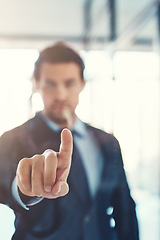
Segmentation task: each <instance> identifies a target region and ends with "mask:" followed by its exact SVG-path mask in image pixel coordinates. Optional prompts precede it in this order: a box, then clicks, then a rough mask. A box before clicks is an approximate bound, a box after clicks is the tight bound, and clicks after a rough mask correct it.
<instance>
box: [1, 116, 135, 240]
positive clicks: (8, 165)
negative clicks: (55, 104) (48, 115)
mask: <svg viewBox="0 0 160 240" xmlns="http://www.w3.org/2000/svg"><path fill="white" fill-rule="evenodd" d="M87 128H88V130H89V131H92V132H93V133H94V136H95V139H96V141H97V144H98V146H99V148H100V149H101V151H102V153H103V156H104V161H105V162H104V168H103V172H102V176H101V182H100V184H99V188H98V191H97V194H96V196H95V198H94V199H93V200H92V201H91V202H90V204H89V205H86V204H85V203H84V202H83V199H82V196H81V190H80V189H81V186H79V183H77V181H76V176H77V174H78V169H76V168H75V167H74V164H72V166H71V171H70V174H69V178H68V182H69V186H70V191H69V193H68V194H67V195H66V196H64V197H60V198H57V199H43V200H42V201H41V202H40V203H38V204H36V205H34V206H32V207H30V208H29V210H25V209H23V208H22V207H21V206H20V205H19V204H18V203H17V202H16V201H15V200H14V198H13V196H12V193H11V185H12V181H13V179H14V177H15V174H16V168H17V164H18V162H19V161H20V160H21V159H22V158H24V157H31V156H33V155H34V154H41V153H43V151H44V150H46V149H47V148H50V149H54V150H55V151H58V149H59V142H57V135H56V133H55V132H53V131H52V130H51V129H50V128H49V127H48V126H47V125H46V123H45V122H44V120H43V119H42V118H41V116H40V114H37V115H36V116H35V117H34V118H33V119H30V120H29V121H27V122H26V123H24V124H23V125H21V126H19V127H17V128H15V129H13V130H11V131H8V132H6V133H4V134H3V135H2V137H1V138H0V202H1V203H3V204H6V205H8V206H9V207H10V208H12V209H13V210H14V212H15V215H16V220H15V229H16V230H15V234H14V235H13V238H12V239H14V240H22V239H23V240H38V239H42V240H51V239H52V240H138V239H139V238H138V224H137V218H136V212H135V203H134V201H133V199H132V198H131V196H130V190H129V187H128V184H127V181H126V176H125V172H124V169H123V162H122V157H121V151H120V147H119V144H118V141H117V140H116V138H115V137H114V136H113V135H111V134H108V133H105V132H103V131H101V130H99V129H96V128H93V127H91V126H89V125H87Z"/></svg>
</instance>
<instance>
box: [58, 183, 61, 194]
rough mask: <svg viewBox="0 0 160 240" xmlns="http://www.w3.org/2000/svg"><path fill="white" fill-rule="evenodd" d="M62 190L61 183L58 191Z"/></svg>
mask: <svg viewBox="0 0 160 240" xmlns="http://www.w3.org/2000/svg"><path fill="white" fill-rule="evenodd" d="M60 191H61V184H60V185H59V188H58V193H59V192H60Z"/></svg>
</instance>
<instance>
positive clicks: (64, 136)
mask: <svg viewBox="0 0 160 240" xmlns="http://www.w3.org/2000/svg"><path fill="white" fill-rule="evenodd" d="M61 137H62V140H63V139H65V140H66V141H72V138H73V137H72V133H71V130H69V129H68V128H64V129H63V130H62V132H61Z"/></svg>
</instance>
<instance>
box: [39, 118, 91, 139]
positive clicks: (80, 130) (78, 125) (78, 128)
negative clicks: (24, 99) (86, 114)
mask: <svg viewBox="0 0 160 240" xmlns="http://www.w3.org/2000/svg"><path fill="white" fill-rule="evenodd" d="M41 116H42V118H43V119H44V121H45V122H46V124H47V125H48V126H49V128H51V129H52V131H54V132H58V131H59V130H61V128H60V127H59V126H58V124H56V123H55V122H53V121H51V120H50V119H49V118H47V117H46V116H44V115H43V114H41ZM71 131H74V132H75V133H77V135H79V136H81V137H84V136H85V135H86V125H85V124H84V122H82V121H81V120H80V119H79V118H77V119H76V121H75V123H74V124H73V126H72V129H71Z"/></svg>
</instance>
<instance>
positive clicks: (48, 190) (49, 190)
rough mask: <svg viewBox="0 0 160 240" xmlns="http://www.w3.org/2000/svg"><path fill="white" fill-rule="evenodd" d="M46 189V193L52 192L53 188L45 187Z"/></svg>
mask: <svg viewBox="0 0 160 240" xmlns="http://www.w3.org/2000/svg"><path fill="white" fill-rule="evenodd" d="M44 189H45V191H46V192H51V190H52V187H51V186H45V188H44Z"/></svg>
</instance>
